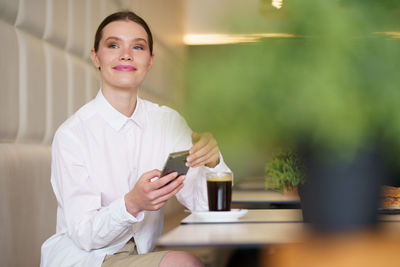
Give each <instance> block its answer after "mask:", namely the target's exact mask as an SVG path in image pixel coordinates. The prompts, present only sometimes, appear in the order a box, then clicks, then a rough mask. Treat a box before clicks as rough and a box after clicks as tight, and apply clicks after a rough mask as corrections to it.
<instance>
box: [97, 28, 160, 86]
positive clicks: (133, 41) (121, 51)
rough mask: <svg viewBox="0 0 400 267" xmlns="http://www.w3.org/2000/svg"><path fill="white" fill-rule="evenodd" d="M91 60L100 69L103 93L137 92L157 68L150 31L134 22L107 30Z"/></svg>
mask: <svg viewBox="0 0 400 267" xmlns="http://www.w3.org/2000/svg"><path fill="white" fill-rule="evenodd" d="M91 59H92V62H93V64H94V65H95V67H96V68H100V72H101V79H102V87H103V89H114V90H121V89H123V90H127V89H135V90H137V89H138V88H139V86H140V84H141V83H142V82H143V80H144V78H145V76H146V74H147V72H148V71H149V70H150V69H151V66H152V65H153V55H150V49H149V44H148V38H147V33H146V31H145V30H144V28H143V27H142V26H140V25H139V24H137V23H135V22H133V21H130V20H120V21H113V22H111V23H109V24H108V25H107V26H105V27H104V29H103V32H102V38H101V40H100V43H99V48H98V50H97V52H95V51H94V49H92V51H91Z"/></svg>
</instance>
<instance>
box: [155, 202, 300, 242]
mask: <svg viewBox="0 0 400 267" xmlns="http://www.w3.org/2000/svg"><path fill="white" fill-rule="evenodd" d="M190 216H192V215H190ZM183 223H184V224H181V225H180V226H178V227H176V228H175V229H173V230H172V231H170V232H168V233H166V234H164V235H163V236H161V238H160V239H159V240H158V242H157V245H158V246H160V247H260V246H265V245H270V244H282V243H283V244H285V243H293V242H297V241H299V240H301V236H302V233H303V227H304V224H303V223H302V218H301V210H285V209H283V210H278V209H276V210H275V209H274V210H249V211H248V213H247V214H246V215H244V216H243V217H242V218H240V219H239V220H238V221H236V222H229V223H204V222H198V221H196V220H188V219H186V221H185V220H183Z"/></svg>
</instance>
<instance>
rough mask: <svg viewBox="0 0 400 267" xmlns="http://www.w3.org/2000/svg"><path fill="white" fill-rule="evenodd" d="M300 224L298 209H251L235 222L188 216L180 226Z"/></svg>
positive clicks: (301, 217) (300, 217)
mask: <svg viewBox="0 0 400 267" xmlns="http://www.w3.org/2000/svg"><path fill="white" fill-rule="evenodd" d="M290 222H291V223H301V222H303V216H302V213H301V210H300V209H253V210H248V212H247V213H246V214H245V215H244V216H243V217H241V218H239V219H238V220H236V221H228V222H207V221H203V220H201V219H199V218H196V216H195V214H190V215H189V216H187V217H186V218H184V219H183V220H182V222H181V224H210V223H211V224H215V223H218V224H228V223H229V224H230V223H290Z"/></svg>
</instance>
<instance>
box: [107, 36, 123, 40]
mask: <svg viewBox="0 0 400 267" xmlns="http://www.w3.org/2000/svg"><path fill="white" fill-rule="evenodd" d="M108 40H116V41H119V40H121V39H120V38H118V37H114V36H110V37H107V39H106V40H105V41H108Z"/></svg>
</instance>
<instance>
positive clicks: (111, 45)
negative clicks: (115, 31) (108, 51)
mask: <svg viewBox="0 0 400 267" xmlns="http://www.w3.org/2000/svg"><path fill="white" fill-rule="evenodd" d="M108 47H109V48H118V46H117V45H116V44H110V45H109V46H108Z"/></svg>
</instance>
